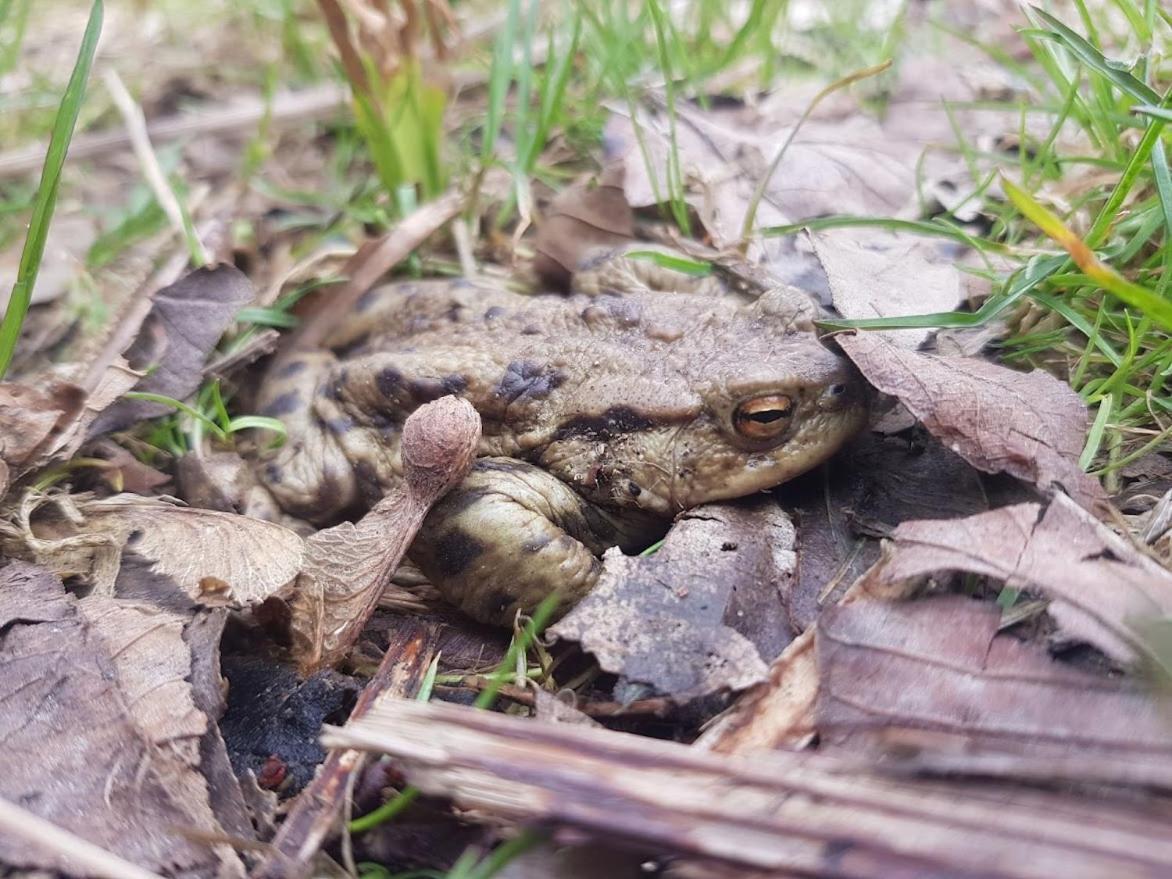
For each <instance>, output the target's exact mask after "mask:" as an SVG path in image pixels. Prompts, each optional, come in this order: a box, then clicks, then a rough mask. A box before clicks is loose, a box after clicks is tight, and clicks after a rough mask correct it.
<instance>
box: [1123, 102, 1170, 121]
mask: <svg viewBox="0 0 1172 879" xmlns="http://www.w3.org/2000/svg"><path fill="white" fill-rule="evenodd" d="M1131 109H1133V110H1134V111H1135V112H1136V113H1143V114H1144V115H1145V116H1151V117H1152V118H1153V119H1163V120H1164V121H1165V122H1172V110H1169V109H1168V108H1167V107H1155V106H1152V105H1151V104H1138V105H1136V106H1134V107H1132V108H1131Z"/></svg>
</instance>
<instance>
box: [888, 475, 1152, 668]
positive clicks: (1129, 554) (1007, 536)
mask: <svg viewBox="0 0 1172 879" xmlns="http://www.w3.org/2000/svg"><path fill="white" fill-rule="evenodd" d="M894 538H895V539H894V544H893V546H892V547H891V549H890V551H889V552H888V553H887V554H886V556H885V558H884V559H883V560H882V561H880V563H879V564H878V565H876V566H875V567H874V568H873V569H872V570H871V571H869V572H868V573H867V575H866V578H865V579H866V581H867V582H868V583H870V584H875V585H877V586H883V585H886V584H892V583H898V582H901V581H906V580H913V579H916V578H920V577H924V576H927V575H929V574H937V573H941V572H944V571H966V572H971V573H974V574H983V575H985V576H988V577H996V578H997V579H999V580H1003V581H1004V582H1005V583H1006V585H1008V586H1012V587H1014V588H1016V589H1028V590H1032V591H1037V592H1041V593H1043V594H1044V595H1046V596H1047V597H1048V598H1051V599H1053V603H1052V604H1051V606H1050V611H1051V613H1052V614H1053V615H1054V616H1055V618H1056V619H1057V620H1058V622H1059V623H1060V624H1061V625H1062V626H1063V627H1064V628H1065V629H1066V630H1067V631H1068V632H1069V633H1070V634H1072V635H1074V636H1076V637H1078V638H1079V639H1080V640H1084V641H1087V642H1089V643H1091V644H1094V645H1095V646H1096V647H1098V648H1099V649H1100V650H1102V651H1103V652H1104V653H1106V654H1107V655H1108V656H1111V657H1114V658H1115V659H1117V660H1120V661H1124V662H1126V661H1131V660H1134V659H1135V658H1136V657H1137V656H1143V655H1146V654H1147V647H1146V645H1145V642H1144V640H1143V638H1142V637H1141V636H1140V634H1139V631H1138V629H1137V628H1136V627H1137V626H1142V625H1143V624H1144V622H1145V621H1151V620H1152V619H1154V618H1158V617H1166V616H1169V615H1172V572H1169V571H1167V570H1166V569H1164V568H1163V567H1161V566H1160V565H1159V564H1158V563H1156V562H1155V561H1153V560H1152V559H1150V558H1148V557H1147V556H1145V555H1143V554H1142V553H1140V552H1138V551H1136V550H1135V549H1134V548H1133V547H1131V546H1129V545H1128V544H1127V542H1126V541H1124V540H1123V539H1121V538H1120V537H1118V536H1117V535H1115V534H1114V533H1112V532H1111V531H1110V530H1109V529H1108V528H1106V527H1105V526H1104V525H1102V524H1100V523H1099V522H1097V521H1096V520H1095V519H1094V518H1093V517H1092V516H1091V515H1090V514H1088V513H1087V512H1086V511H1085V510H1083V509H1081V508H1080V507H1078V506H1077V505H1076V504H1074V503H1073V502H1072V501H1071V500H1070V499H1069V498H1067V497H1065V496H1063V495H1057V496H1055V498H1054V500H1053V501H1051V502H1050V504H1049V506H1047V507H1042V506H1040V505H1038V504H1017V505H1015V506H1010V507H1002V508H1000V509H996V510H991V511H989V512H987V513H980V514H978V515H976V516H970V517H968V518H965V519H954V520H950V521H935V520H926V521H914V522H904V523H903V524H902V525H900V526H899V527H898V528H897V529H896V530H895V535H894Z"/></svg>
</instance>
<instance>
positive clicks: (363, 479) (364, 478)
mask: <svg viewBox="0 0 1172 879" xmlns="http://www.w3.org/2000/svg"><path fill="white" fill-rule="evenodd" d="M354 476H355V478H357V480H358V490H359V491H361V492H362V496H363V497H364V498H365V499H366V500H368V501H370V500H375V501H377V500H378V499H379V498H380V497H382V494H383V487H382V483H381V482H380V481H379V478H378V471H377V470H375V468H374V465H373V464H371V463H370V462H369V461H361V460H360V461H357V462H356V463H355V464H354Z"/></svg>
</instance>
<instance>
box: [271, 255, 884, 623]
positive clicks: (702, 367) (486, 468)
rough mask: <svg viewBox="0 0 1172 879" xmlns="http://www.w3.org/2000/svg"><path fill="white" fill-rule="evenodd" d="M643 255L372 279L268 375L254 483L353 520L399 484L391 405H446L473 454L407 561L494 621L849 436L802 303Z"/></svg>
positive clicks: (311, 516) (850, 416) (856, 394)
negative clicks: (470, 426)
mask: <svg viewBox="0 0 1172 879" xmlns="http://www.w3.org/2000/svg"><path fill="white" fill-rule="evenodd" d="M641 256H643V257H645V256H646V254H635V253H631V252H617V253H613V254H610V255H607V256H604V257H601V258H596V259H594V260H593V261H592V262H591V264H590V265H588V266H586V267H584V268H583V269H582V270H581V271H579V273H578V274H577V275H576V277H575V281H574V290H573V292H572V293H571V294H570V295H555V294H548V295H532V296H530V295H521V294H516V293H512V292H509V291H507V290H505V289H502V288H501V287H500V286H499V285H493V284H489V283H487V282H481V281H469V280H430V281H417V282H397V283H394V284H391V285H389V286H386V287H382V288H378V289H375V290H372V291H370V292H369V293H368V294H366V296H364V297H363V298H362V299H361V300H360V301H359V302H358V304H357V306H356V309H355V313H354V314H352V315H348V316H347V318H346V319H345V320H344V321H343V322H342V323H341V325H340V327H339V329H337V330H336V331H335V332H334V334H333V336H332V337H331V338H330V339H329V340H328V343H327V346H326V350H322V351H315V352H307V353H301V354H297V355H293V356H292V357H291V358H289V359H287V360H285V361H284V362H282V363H279V364H277V366H276V367H275V368H274V369H273V370H272V371H271V373H270V375H269V376H267V377H266V379H265V382H264V384H263V386H262V388H261V392H260V406H261V411H262V413H263V414H265V415H269V416H274V417H278V418H280V419H282V420H283V421H284V423H285V424H286V426H287V430H288V439H287V441H286V442H285V444H284V445H283V446H281V447H280V448H278V449H276V450H270V451H269V452H268V453H267V454H266V455H265V456H264V457H263V458H262V460H261V461H260V462H259V465H258V474H259V478H260V480H261V482H262V483H263V484H264V485H265V486H266V487H267V489H268V490H269V492H271V493H272V495H273V496H274V497H275V499H276V500H277V502H278V504H279V505H280V506H281V507H282V508H283V509H284V510H285V511H287V512H288V513H290V514H292V515H294V516H297V517H300V518H303V519H306V520H308V521H310V522H312V523H315V524H318V525H327V524H330V523H332V522H335V521H338V520H339V519H341V518H343V517H346V516H353V515H357V514H359V513H361V512H362V511H363V510H364V509H365V508H368V507H369V506H371V505H373V503H375V502H376V501H377V500H378V498H380V497H381V496H382V495H383V494H384V493H385V492H386V491H387V490H388V488H390V487H391V486H393V485H394V484H395V483H396V481H397V480H398V479H399V478H400V457H399V439H400V434H401V428H402V425H403V421H404V420H405V419H406V417H407V416H408V415H409V414H410V413H411V412H412V411H413V410H414V409H416V408H417V407H418V406H420V405H422V404H424V403H426V402H428V401H430V400H434V399H437V398H439V397H442V396H445V395H447V394H455V395H458V396H460V397H463V398H464V399H466V400H468V401H469V402H470V403H472V405H473V406H474V407H475V408H476V409H477V411H478V412H479V413H480V416H481V419H482V422H483V438H482V440H481V445H480V450H479V455H480V457H479V458H478V461H477V463H476V465H475V466H474V468H473V470H472V472H471V474H470V475H469V476H468V477H467V478H466V479H465V480H464V482H463V483H462V484H461V485H460V486H458V487H457V488H455V489H454V490H452V491H451V492H450V493H449V494H448V495H446V496H445V497H444V498H443V499H442V500H441V501H440V502H439V503H438V504H437V505H436V506H435V507H434V508H433V509H432V510H431V512H430V513H429V515H428V517H427V519H426V521H425V522H424V524H423V527H422V528H421V529H420V532H419V534H418V536H417V537H416V539H415V542H414V544H413V545H412V548H411V551H410V553H409V556H410V558H411V559H412V560H413V561H414V562H415V563H416V564H417V565H418V567H419V568H420V569H421V570H422V572H423V573H424V574H425V575H426V576H427V577H428V579H430V580H431V581H432V583H433V584H434V585H435V586H436V587H437V588H438V589H439V591H440V592H441V593H442V594H443V595H444V596H445V598H447V599H448V600H449V601H451V602H452V603H453V604H455V605H457V606H459V607H460V608H462V609H463V610H464V611H465V612H466V613H468V614H469V615H471V616H472V617H474V618H476V619H479V620H482V621H485V622H489V623H496V624H510V623H511V622H512V620H513V618H514V616H515V614H516V612H517V611H518V610H525V611H530V610H532V609H533V608H534V607H535V606H536V605H537V604H538V603H539V602H540V601H541V600H542V599H543V598H544V597H545V596H547V595H548V594H550V593H551V592H553V591H555V590H556V591H558V592H559V594H560V595H561V596H562V605H561V606H562V608H563V609H564V608H567V607H569V606H570V605H571V604H572V603H573V602H575V601H577V600H578V599H579V598H580V597H581V596H583V595H584V594H585V593H586V592H587V591H589V590H590V589H591V587H592V586H593V585H594V583H595V581H596V580H597V578H598V575H599V573H600V571H601V563H600V561H599V556H600V555H601V553H602V552H603V551H604V550H605V549H607V548H608V547H612V546H619V547H621V548H622V550H623V551H624V552H631V551H637V550H639V549H642V548H644V547H646V546H647V545H648V544H649V543H651V542H653V541H655V540H657V539H659V538H660V537H662V536H663V534H664V533H666V530H667V527H668V526H669V524H670V522H671V520H672V518H673V517H674V516H675V515H676V514H677V513H679V512H680V511H682V510H687V509H690V508H692V507H695V506H698V505H700V504H704V503H707V502H709V501H717V500H725V499H730V498H737V497H742V496H745V495H749V494H752V493H754V492H758V491H762V490H765V489H769V488H772V487H774V486H776V485H778V484H780V483H782V482H785V481H786V480H788V479H792V478H793V477H795V476H797V475H799V474H801V473H803V472H805V471H807V470H809V469H810V468H812V467H814V466H816V465H818V464H820V463H821V462H823V461H825V460H826V459H827V458H829V457H830V456H831V455H832V454H834V452H835V451H836V450H837V449H838V448H839V447H840V446H841V445H842V444H843V443H844V442H845V441H846V440H847V439H848V438H849V437H851V436H852V435H853V434H854V433H856V432H857V431H858V430H859V429H860V427H861V426H862V425H863V423H864V421H865V418H866V392H865V385H864V383H863V381H862V379H861V378H860V377H859V375H858V374H857V373H856V372H855V370H854V369H853V367H851V366H850V364H849V363H848V362H847V361H846V360H845V359H844V358H843V357H841V356H840V355H838V354H836V353H834V352H833V351H832V350H830V349H829V348H828V347H827V346H826V345H824V344H823V343H822V342H820V341H819V339H818V337H817V335H816V334H815V332H814V328H813V324H812V317H813V315H814V306H813V304H812V303H811V302H810V300H809V299H808V298H807V297H806V296H805V295H804V294H802V293H800V291H796V290H795V289H794V288H790V287H779V288H775V289H769V290H764V291H756V295H753V296H747V297H746V296H743V295H739V294H738V293H737V292H736V291H734V290H731V289H729V288H728V285H725V284H722V283H720V282H719V280H718V279H717V278H716V277H715V276H713V277H707V278H694V277H690V276H688V275H686V274H684V273H682V272H677V271H671V270H670V269H665V268H663V267H661V266H660V265H658V264H656V263H655V262H650V261H647V260H646V259H644V258H640V257H641Z"/></svg>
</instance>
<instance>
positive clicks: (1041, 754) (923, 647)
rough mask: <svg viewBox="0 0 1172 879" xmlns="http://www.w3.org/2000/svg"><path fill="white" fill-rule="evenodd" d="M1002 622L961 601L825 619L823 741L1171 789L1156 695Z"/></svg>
mask: <svg viewBox="0 0 1172 879" xmlns="http://www.w3.org/2000/svg"><path fill="white" fill-rule="evenodd" d="M998 512H1000V511H998ZM987 515H990V516H991V515H994V514H987ZM1051 564H1053V562H1051ZM1107 582H1110V581H1107ZM1000 623H1001V613H1000V609H999V608H998V607H997V606H996V605H991V604H982V603H978V602H976V601H973V600H972V599H969V598H962V597H960V596H945V597H940V598H933V599H929V600H926V601H917V602H907V603H887V602H874V601H859V602H854V603H852V604H849V605H844V606H842V607H837V608H833V609H831V610H829V611H828V612H826V613H825V614H823V615H822V618H821V619H820V620H819V621H818V630H817V635H816V640H817V645H818V648H817V649H818V673H819V678H820V681H821V686H820V695H819V701H818V715H817V717H818V720H817V723H818V731H819V736H820V741H821V742H822V744H823V746H827V745H834V746H839V747H844V746H846V747H852V748H858V747H863V748H872V749H873V748H876V747H879V748H882V747H883V746H884V744H885V743H886V744H898V745H901V746H903V747H905V748H906V747H907V746H908V745H909V744H914V743H918V744H920V745H921V746H922V747H925V748H927V749H928V750H943V751H947V752H953V753H956V752H960V751H963V752H964V753H967V754H982V753H989V752H993V753H1009V754H1020V755H1030V756H1034V757H1037V758H1040V759H1042V758H1055V757H1065V758H1069V759H1071V760H1072V762H1081V763H1082V764H1084V765H1085V766H1086V767H1087V775H1086V778H1087V779H1088V780H1103V779H1104V778H1105V777H1107V776H1111V775H1114V776H1115V777H1116V778H1118V779H1120V780H1124V779H1131V780H1132V781H1133V783H1134V781H1135V780H1137V779H1143V781H1142V782H1141V783H1143V784H1151V785H1158V786H1161V787H1164V788H1169V787H1172V736H1170V735H1169V726H1168V718H1167V716H1166V714H1165V713H1164V711H1163V706H1161V705H1160V704H1159V703H1158V702H1157V701H1156V699H1155V698H1154V697H1153V696H1152V695H1151V694H1150V693H1145V692H1143V691H1141V690H1139V689H1137V688H1135V687H1132V686H1129V685H1128V684H1126V683H1123V682H1121V681H1119V680H1118V679H1112V678H1107V677H1101V676H1094V675H1090V674H1086V673H1083V672H1079V671H1076V670H1074V669H1071V668H1069V667H1065V666H1062V665H1059V664H1058V663H1056V662H1054V661H1052V660H1051V659H1050V658H1049V657H1048V656H1046V655H1045V654H1044V653H1042V652H1040V651H1038V650H1037V649H1036V648H1034V647H1032V646H1030V645H1028V644H1024V643H1022V642H1020V641H1018V640H1017V639H1015V638H1013V637H1011V636H1008V635H1000V636H999V635H998V634H997V630H998V627H999V625H1000ZM1108 767H1109V768H1108Z"/></svg>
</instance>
